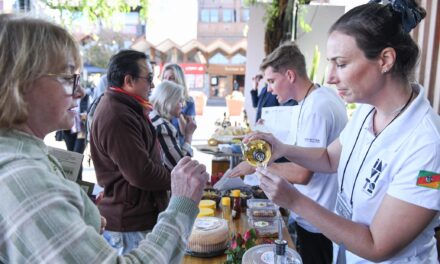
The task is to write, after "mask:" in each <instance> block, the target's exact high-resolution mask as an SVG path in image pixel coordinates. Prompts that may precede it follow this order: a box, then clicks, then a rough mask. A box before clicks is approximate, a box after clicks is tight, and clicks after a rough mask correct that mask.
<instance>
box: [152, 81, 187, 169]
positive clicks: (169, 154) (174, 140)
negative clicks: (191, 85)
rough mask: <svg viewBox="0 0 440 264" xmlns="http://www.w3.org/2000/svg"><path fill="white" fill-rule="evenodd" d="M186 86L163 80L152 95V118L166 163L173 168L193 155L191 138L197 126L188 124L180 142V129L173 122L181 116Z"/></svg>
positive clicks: (169, 167)
mask: <svg viewBox="0 0 440 264" xmlns="http://www.w3.org/2000/svg"><path fill="white" fill-rule="evenodd" d="M183 91H184V88H183V86H181V85H178V84H176V83H174V82H171V81H163V82H162V83H161V84H159V85H158V86H157V87H156V88H155V89H154V90H153V94H152V95H151V96H150V103H151V104H152V105H153V111H151V112H150V119H151V122H152V123H153V126H154V128H155V129H156V132H157V135H158V139H159V143H160V145H161V147H162V151H163V154H164V160H163V162H164V165H165V166H166V167H167V168H168V169H170V170H171V169H173V168H174V166H176V164H177V162H178V161H179V160H180V159H181V158H183V157H184V156H192V153H193V151H192V149H191V142H188V141H187V139H191V138H192V135H193V133H194V131H195V126H192V125H190V124H189V125H187V126H186V128H185V131H184V134H183V135H184V138H185V142H184V143H183V145H181V144H180V143H179V138H178V131H177V129H176V128H175V127H174V126H173V124H172V123H171V120H172V119H173V118H176V117H179V116H180V113H181V110H182V105H183V101H184V92H183Z"/></svg>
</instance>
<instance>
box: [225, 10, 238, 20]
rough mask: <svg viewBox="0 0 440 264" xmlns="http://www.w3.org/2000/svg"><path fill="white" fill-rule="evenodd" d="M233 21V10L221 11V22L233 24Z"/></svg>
mask: <svg viewBox="0 0 440 264" xmlns="http://www.w3.org/2000/svg"><path fill="white" fill-rule="evenodd" d="M234 20H235V19H234V10H232V9H223V22H233V21H234Z"/></svg>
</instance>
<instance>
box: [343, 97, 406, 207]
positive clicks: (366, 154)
mask: <svg viewBox="0 0 440 264" xmlns="http://www.w3.org/2000/svg"><path fill="white" fill-rule="evenodd" d="M413 94H414V91H411V95H410V97H409V99H408V101H407V102H406V103H405V105H404V106H403V108H402V109H401V110H400V111H399V113H398V114H397V115H396V116H395V117H394V118H393V119H392V120H391V121H390V122H389V123H388V125H386V127H385V128H384V129H382V131H380V132H379V134H377V135H376V137H375V138H374V139H373V141H371V143H370V146H368V149H367V152H366V153H365V156H364V158H363V159H362V162H361V165H360V166H359V169H358V171H357V173H356V177H355V179H354V183H353V188H352V189H351V195H350V205H351V206H353V194H354V188H355V187H356V182H357V179H358V177H359V173H360V172H361V169H362V166H363V165H364V162H365V160H366V159H367V156H368V153H369V152H370V149H371V146H373V143H374V142H375V141H376V139H377V138H378V137H379V136H380V134H382V132H383V131H384V130H385V129H386V128H387V127H388V126H389V125H391V123H393V122H394V120H396V119H397V118H398V117H399V116H400V114H401V113H402V112H403V111H404V110H405V109H406V108H407V107H408V105H409V103H410V102H411V99H412V97H413ZM375 109H376V108H373V109H371V110H370V112H368V114H367V116H366V117H365V119H364V121H363V122H362V125H361V128H360V129H359V132H358V134H357V137H356V140H355V142H354V145H353V148H352V149H351V152H350V155H349V156H348V159H347V162H346V163H345V167H344V171H343V173H342V181H341V192H342V190H343V186H344V179H345V172H346V170H347V166H348V163H349V162H350V159H351V156H352V154H353V150H354V149H355V147H356V144H357V142H358V139H359V136H360V134H361V132H362V129H363V127H364V124H365V121H367V118H368V117H369V116H370V114H371V113H372V112H373V110H375Z"/></svg>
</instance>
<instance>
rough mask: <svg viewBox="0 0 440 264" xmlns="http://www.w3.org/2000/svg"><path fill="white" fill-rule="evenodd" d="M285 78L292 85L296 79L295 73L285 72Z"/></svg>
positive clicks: (289, 70)
mask: <svg viewBox="0 0 440 264" xmlns="http://www.w3.org/2000/svg"><path fill="white" fill-rule="evenodd" d="M285 76H286V78H287V80H289V82H290V83H294V82H295V79H296V72H295V71H294V70H292V69H288V70H286V73H285Z"/></svg>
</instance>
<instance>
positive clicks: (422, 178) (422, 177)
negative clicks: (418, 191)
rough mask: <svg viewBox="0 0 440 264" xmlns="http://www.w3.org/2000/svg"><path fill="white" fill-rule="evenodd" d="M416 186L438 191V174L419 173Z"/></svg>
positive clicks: (439, 187)
mask: <svg viewBox="0 0 440 264" xmlns="http://www.w3.org/2000/svg"><path fill="white" fill-rule="evenodd" d="M416 184H417V186H421V187H427V188H431V189H437V190H439V189H440V173H437V172H431V171H424V170H421V171H419V175H418V176H417V183H416Z"/></svg>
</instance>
